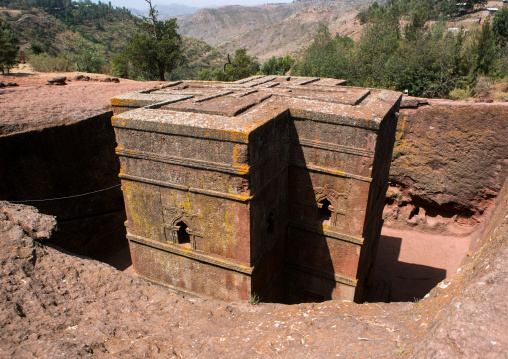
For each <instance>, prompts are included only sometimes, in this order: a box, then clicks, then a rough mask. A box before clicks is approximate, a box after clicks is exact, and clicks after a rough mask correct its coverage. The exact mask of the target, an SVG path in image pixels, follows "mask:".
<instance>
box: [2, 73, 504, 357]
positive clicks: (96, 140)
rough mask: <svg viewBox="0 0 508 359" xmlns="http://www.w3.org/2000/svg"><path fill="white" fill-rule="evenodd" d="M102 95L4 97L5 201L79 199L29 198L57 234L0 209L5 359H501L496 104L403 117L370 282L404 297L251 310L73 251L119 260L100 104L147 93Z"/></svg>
mask: <svg viewBox="0 0 508 359" xmlns="http://www.w3.org/2000/svg"><path fill="white" fill-rule="evenodd" d="M121 85H122V84H121ZM99 86H100V87H99ZM113 86H118V84H81V83H73V84H72V85H68V86H65V87H49V86H46V87H44V86H39V87H37V86H34V85H32V86H20V87H19V88H16V89H9V90H8V91H6V90H1V91H6V92H2V93H0V105H1V106H0V116H1V117H0V118H1V123H0V127H1V128H3V135H2V136H1V137H0V169H1V171H2V173H5V174H6V175H5V176H2V178H1V179H0V199H5V200H11V201H17V200H19V201H21V200H34V199H36V200H39V199H53V198H60V197H70V196H74V195H81V194H87V193H88V194H87V195H85V196H79V197H75V198H65V199H60V200H52V201H44V202H27V203H26V204H31V205H35V206H36V207H37V208H38V209H39V211H40V212H41V213H45V214H49V215H53V216H56V222H57V228H58V230H56V231H55V229H54V227H53V226H54V221H53V220H52V219H51V217H47V216H41V215H38V214H36V213H35V212H34V211H33V210H32V209H29V208H27V207H20V206H18V205H13V204H7V203H2V205H1V207H2V211H1V212H2V213H3V214H1V215H0V219H1V221H2V224H1V227H2V238H3V240H2V249H1V259H0V260H1V263H2V269H1V271H2V272H1V274H0V281H2V293H1V296H2V301H1V302H2V303H3V304H2V306H3V307H2V311H1V312H2V316H1V317H0V337H2V339H1V341H0V356H6V357H52V358H54V357H79V356H85V357H86V356H92V355H94V356H103V357H127V356H134V357H140V356H143V357H151V356H160V355H163V356H167V357H199V356H203V355H204V353H206V356H207V357H211V358H212V357H221V356H239V357H247V356H249V357H252V356H254V357H267V356H268V357H271V356H276V355H279V356H282V357H297V358H298V357H304V356H305V357H308V356H309V355H312V356H314V357H334V356H337V355H338V357H380V358H383V357H401V356H402V357H403V356H406V357H429V358H430V357H432V358H434V357H443V358H445V357H446V358H449V357H475V356H477V357H489V356H488V355H491V357H503V355H506V354H505V353H506V349H507V347H508V344H507V342H506V339H505V338H506V337H507V336H506V332H507V330H506V324H504V323H506V322H508V321H506V318H505V317H503V314H504V315H505V316H506V313H507V311H506V309H507V308H506V300H505V299H503V298H506V288H507V287H506V280H504V279H503V273H504V272H503V271H504V269H503V265H504V266H505V265H506V263H504V262H506V248H505V244H506V232H507V231H506V217H503V216H506V215H507V214H506V211H507V209H506V200H507V199H506V198H508V196H507V195H506V186H505V191H504V192H503V194H502V195H501V196H499V198H498V205H497V207H496V210H495V211H493V210H492V208H493V207H494V201H495V198H496V197H497V195H498V193H500V190H501V187H502V183H503V181H504V179H505V178H506V175H507V162H508V160H507V158H508V154H507V149H506V147H507V146H506V138H508V136H507V135H508V134H507V132H506V131H507V130H506V128H507V126H506V119H507V117H506V109H508V107H507V106H506V105H501V104H481V105H468V104H457V103H454V102H433V101H431V102H430V105H423V106H420V107H419V108H414V109H402V110H401V114H400V119H399V129H398V135H397V143H396V148H395V151H394V161H393V163H392V171H391V183H392V188H391V190H390V191H389V198H388V200H387V207H386V209H385V221H386V222H385V227H384V228H383V233H382V234H383V237H382V239H381V243H380V250H379V253H378V259H377V263H376V271H375V281H374V283H375V285H376V288H375V290H377V291H383V292H385V294H387V295H386V296H385V297H386V298H389V300H390V301H392V302H397V301H399V302H401V303H390V304H385V303H372V304H363V305H357V304H352V303H338V302H333V301H332V302H325V303H320V304H302V305H296V306H284V305H274V304H260V305H255V306H253V305H250V304H248V303H243V302H242V303H240V302H235V303H223V302H216V301H210V300H204V299H198V298H185V297H183V296H181V295H179V294H176V293H173V292H171V291H169V290H168V289H166V288H162V287H158V286H154V285H150V284H149V283H146V282H144V281H141V280H139V279H137V278H135V277H132V276H130V275H129V274H125V273H122V272H119V271H118V270H116V269H115V268H113V267H111V266H109V265H107V264H105V263H101V262H97V261H94V260H92V259H89V258H86V257H82V256H81V255H86V256H90V257H93V258H97V259H100V260H103V261H104V260H107V261H108V262H110V263H112V264H114V265H115V266H116V267H117V268H119V269H122V270H123V269H125V268H127V267H128V266H129V258H128V250H127V247H126V241H125V229H124V227H123V221H124V218H125V217H124V216H125V214H124V212H123V201H122V196H121V191H120V190H119V188H118V187H115V186H117V185H118V184H119V181H118V178H117V173H118V162H117V159H116V158H115V156H114V155H113V154H114V147H115V146H116V145H115V143H114V136H112V130H111V127H110V123H109V117H110V116H111V115H110V113H108V112H107V111H105V110H107V106H108V100H109V98H111V97H113V96H114V95H116V94H119V93H123V92H126V91H129V90H131V89H132V90H134V89H138V88H139V89H140V88H144V87H149V86H150V84H146V83H142V84H139V83H130V85H129V86H131V87H130V88H127V85H124V86H125V87H122V88H117V89H115V90H114V91H117V92H116V93H112V92H114V91H113V90H111V89H112V88H113ZM152 86H153V85H152ZM103 89H104V91H103ZM106 89H107V91H106ZM18 91H19V92H18ZM52 91H55V93H53V92H52ZM62 91H64V92H62ZM110 91H111V92H110ZM63 98H66V99H67V100H66V101H67V102H64V103H63V105H59V106H57V104H56V103H55V102H53V101H52V100H51V99H54V100H55V101H60V100H61V99H63ZM78 99H81V100H82V101H78ZM30 101H31V105H30V106H27V105H26V104H27V103H29V102H30ZM58 103H59V102H58ZM77 103H79V105H77ZM457 105H458V106H457ZM48 106H49V108H51V109H52V110H51V111H48ZM80 106H81V107H82V108H83V107H84V106H87V108H88V111H84V112H82V115H79V111H76V109H77V108H79V107H80ZM471 114H473V115H471ZM92 115H93V116H92ZM61 119H65V121H61ZM479 121H483V122H482V123H486V124H488V126H477V125H476V124H477V123H478V122H479ZM434 130H435V131H434ZM448 131H452V134H453V135H452V134H449V133H448ZM456 147H459V148H458V149H456ZM436 163H440V165H439V166H437V165H436ZM457 176H458V177H457ZM461 176H462V177H463V179H462V180H459V179H457V178H460V177H461ZM475 176H476V178H477V181H475ZM97 190H101V191H100V192H95V191H97ZM91 192H95V193H91ZM503 201H504V202H503ZM503 211H504V212H503ZM503 213H504V214H503ZM489 216H490V217H489ZM34 218H35V219H34ZM37 218H38V219H37ZM488 218H491V219H490V221H489V220H488ZM27 220H28V222H27ZM30 221H31V222H30ZM27 223H28V224H27ZM30 223H31V224H30ZM34 223H36V224H34ZM37 223H40V224H37ZM436 223H437V224H436ZM486 223H487V225H485V224H486ZM503 226H504V227H503ZM496 228H497V229H496ZM50 233H51V235H50ZM45 238H49V239H45ZM41 240H42V242H41ZM55 245H57V246H58V247H56V246H55ZM62 248H66V249H67V250H69V251H71V252H72V253H75V254H71V253H69V252H66V251H65V250H64V249H62ZM479 248H480V250H479V251H478V249H479ZM475 253H476V254H475ZM466 254H468V255H469V256H466ZM486 261H487V262H488V264H486V265H483V263H484V262H486ZM503 261H504V262H503ZM466 262H469V263H468V264H467V265H466V266H464V267H461V268H460V272H459V276H458V277H454V276H453V275H454V274H455V273H456V271H457V268H458V267H459V266H460V265H461V264H464V263H466ZM503 263H504V264H503ZM445 278H447V279H446V280H445ZM504 278H506V276H504ZM443 280H444V281H443ZM482 283H483V284H482ZM437 284H439V286H438V287H436V288H435V289H433V290H432V292H431V294H430V295H429V296H428V297H426V298H424V299H422V300H419V299H421V298H423V297H424V296H425V295H426V294H427V293H428V292H429V290H431V289H432V288H433V287H435V286H436V285H437ZM503 293H504V297H503V296H502V295H503ZM415 298H416V300H417V301H416V302H415ZM418 300H419V301H418ZM482 300H483V301H484V303H483V304H482V306H480V303H482ZM408 301H410V302H409V303H408ZM480 307H481V308H482V309H481V310H479V308H480ZM484 308H485V309H484ZM496 311H497V312H500V313H502V314H501V315H496V314H495V312H496ZM465 318H467V319H465ZM475 326H476V327H478V326H479V327H480V330H479V334H478V333H476V330H473V329H472V328H473V327H475ZM461 328H466V329H464V330H462V331H461ZM477 334H478V335H477ZM503 334H504V336H503ZM476 338H478V340H477V339H476ZM487 354H488V355H487Z"/></svg>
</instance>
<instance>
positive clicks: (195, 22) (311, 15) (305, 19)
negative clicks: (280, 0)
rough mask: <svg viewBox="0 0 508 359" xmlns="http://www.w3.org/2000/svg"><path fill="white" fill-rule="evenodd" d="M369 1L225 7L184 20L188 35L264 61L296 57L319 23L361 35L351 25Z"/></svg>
mask: <svg viewBox="0 0 508 359" xmlns="http://www.w3.org/2000/svg"><path fill="white" fill-rule="evenodd" d="M369 2H370V1H369V0H300V1H295V2H293V3H288V4H267V5H260V6H223V7H220V8H214V9H200V10H199V11H198V12H197V13H195V14H194V15H192V16H190V17H182V18H180V19H179V25H180V32H181V33H182V34H183V35H184V36H189V37H193V38H196V39H200V40H203V41H205V42H207V43H209V44H211V45H216V46H217V47H218V48H219V49H220V50H223V51H224V52H228V53H234V51H235V49H238V48H243V47H245V48H247V50H248V52H249V54H251V55H255V56H257V57H258V58H259V59H260V60H261V61H264V60H267V59H268V58H270V57H272V56H284V55H285V54H287V53H289V54H291V55H295V54H297V53H298V52H299V51H300V50H301V48H302V47H305V46H307V45H308V44H309V42H310V41H311V40H312V38H313V37H314V35H315V34H316V30H317V25H318V23H319V22H326V23H329V24H330V28H331V29H332V31H339V32H340V34H341V35H346V36H352V35H353V36H354V35H355V34H359V29H360V27H359V26H358V28H357V29H355V28H354V26H351V23H352V22H353V19H354V17H355V16H356V14H357V13H358V11H359V9H360V8H361V6H362V4H367V3H369Z"/></svg>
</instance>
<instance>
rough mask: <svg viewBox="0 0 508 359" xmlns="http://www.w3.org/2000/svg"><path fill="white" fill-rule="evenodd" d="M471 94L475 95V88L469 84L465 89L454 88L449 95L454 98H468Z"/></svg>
mask: <svg viewBox="0 0 508 359" xmlns="http://www.w3.org/2000/svg"><path fill="white" fill-rule="evenodd" d="M471 96H473V90H471V89H470V88H469V86H468V87H467V88H465V89H461V88H454V89H453V90H451V91H450V95H449V97H450V99H452V100H466V99H468V98H469V97H471Z"/></svg>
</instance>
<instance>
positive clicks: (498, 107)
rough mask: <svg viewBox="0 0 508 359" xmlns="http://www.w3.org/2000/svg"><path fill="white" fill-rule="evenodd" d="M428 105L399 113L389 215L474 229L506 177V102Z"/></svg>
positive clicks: (435, 226) (429, 227)
mask: <svg viewBox="0 0 508 359" xmlns="http://www.w3.org/2000/svg"><path fill="white" fill-rule="evenodd" d="M429 105H430V106H422V107H419V108H418V109H403V110H401V112H400V116H399V123H398V129H397V139H396V142H395V148H394V153H393V161H392V166H391V169H390V182H391V185H392V187H391V188H390V191H389V192H388V197H389V201H388V203H389V206H387V209H386V210H385V218H386V219H387V220H389V221H391V222H393V223H395V222H397V221H399V222H403V223H404V225H406V224H408V223H409V224H411V223H412V224H414V225H421V226H422V227H423V228H426V229H427V230H433V229H434V230H436V231H440V232H441V231H452V232H455V233H458V232H461V231H469V232H471V231H472V229H473V228H474V227H475V225H476V224H478V223H481V222H483V220H484V214H485V213H486V211H487V210H488V209H489V208H491V207H492V205H493V202H494V199H495V198H496V196H497V195H498V193H499V191H500V189H501V185H502V184H503V181H504V180H505V179H506V178H507V176H508V146H507V140H506V139H507V138H508V105H506V104H501V103H498V104H488V105H487V104H471V103H464V102H462V103H461V102H455V101H443V100H429ZM449 224H452V226H451V227H450V226H449Z"/></svg>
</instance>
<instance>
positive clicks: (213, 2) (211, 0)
mask: <svg viewBox="0 0 508 359" xmlns="http://www.w3.org/2000/svg"><path fill="white" fill-rule="evenodd" d="M101 1H102V2H105V3H107V2H108V0H101ZM292 1H293V0H152V4H154V5H157V4H159V5H170V4H181V5H187V6H194V7H213V6H222V5H244V6H247V5H261V4H266V3H281V2H286V3H287V2H292ZM111 3H112V4H113V5H115V6H125V7H127V8H134V9H142V8H144V7H145V5H146V2H145V1H143V0H111Z"/></svg>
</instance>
